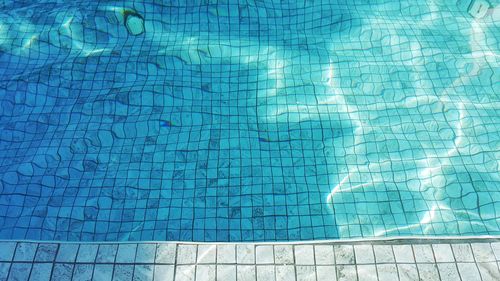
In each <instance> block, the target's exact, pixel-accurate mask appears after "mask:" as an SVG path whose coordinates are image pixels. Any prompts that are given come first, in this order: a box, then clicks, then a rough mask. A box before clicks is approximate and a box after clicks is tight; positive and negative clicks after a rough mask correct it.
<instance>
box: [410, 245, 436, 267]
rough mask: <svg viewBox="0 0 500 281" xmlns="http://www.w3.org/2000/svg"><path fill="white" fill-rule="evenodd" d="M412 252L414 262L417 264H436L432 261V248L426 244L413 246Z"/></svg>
mask: <svg viewBox="0 0 500 281" xmlns="http://www.w3.org/2000/svg"><path fill="white" fill-rule="evenodd" d="M413 252H414V256H415V261H416V262H417V263H433V262H436V260H435V259H434V253H433V252H432V246H431V245H427V244H422V245H418V244H417V245H413Z"/></svg>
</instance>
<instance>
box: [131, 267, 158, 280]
mask: <svg viewBox="0 0 500 281" xmlns="http://www.w3.org/2000/svg"><path fill="white" fill-rule="evenodd" d="M153 273H154V266H153V265H150V264H138V265H136V266H135V268H134V281H152V280H153Z"/></svg>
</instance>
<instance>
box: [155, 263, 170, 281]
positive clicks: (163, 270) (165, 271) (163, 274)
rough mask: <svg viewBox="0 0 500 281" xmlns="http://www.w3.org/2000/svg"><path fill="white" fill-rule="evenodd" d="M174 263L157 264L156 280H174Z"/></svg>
mask: <svg viewBox="0 0 500 281" xmlns="http://www.w3.org/2000/svg"><path fill="white" fill-rule="evenodd" d="M174 270H175V269H174V266H173V265H163V264H161V265H155V273H154V281H172V280H174Z"/></svg>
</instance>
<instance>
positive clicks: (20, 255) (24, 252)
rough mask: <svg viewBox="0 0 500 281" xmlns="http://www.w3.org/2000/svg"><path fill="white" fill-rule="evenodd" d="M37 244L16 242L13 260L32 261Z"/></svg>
mask: <svg viewBox="0 0 500 281" xmlns="http://www.w3.org/2000/svg"><path fill="white" fill-rule="evenodd" d="M37 246H38V244H36V243H23V242H21V243H17V247H16V253H15V255H14V261H29V262H31V261H33V260H34V259H35V253H36V248H37Z"/></svg>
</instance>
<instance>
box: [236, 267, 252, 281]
mask: <svg viewBox="0 0 500 281" xmlns="http://www.w3.org/2000/svg"><path fill="white" fill-rule="evenodd" d="M255 276H256V273H255V265H238V266H236V277H237V280H238V281H255Z"/></svg>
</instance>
